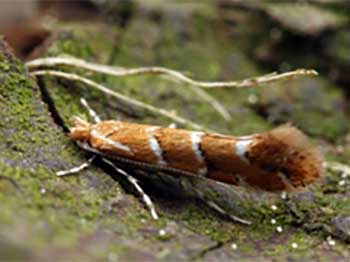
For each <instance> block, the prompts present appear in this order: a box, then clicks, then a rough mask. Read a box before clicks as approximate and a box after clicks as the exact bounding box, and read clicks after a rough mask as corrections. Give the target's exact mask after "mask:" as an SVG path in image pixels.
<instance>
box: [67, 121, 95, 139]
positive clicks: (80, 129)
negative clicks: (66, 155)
mask: <svg viewBox="0 0 350 262" xmlns="http://www.w3.org/2000/svg"><path fill="white" fill-rule="evenodd" d="M90 127H91V124H90V123H89V122H87V121H85V120H83V119H81V118H80V117H75V118H74V119H73V127H72V128H71V129H70V132H69V136H70V138H72V139H73V140H76V141H88V140H89V138H90Z"/></svg>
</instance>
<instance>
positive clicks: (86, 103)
mask: <svg viewBox="0 0 350 262" xmlns="http://www.w3.org/2000/svg"><path fill="white" fill-rule="evenodd" d="M80 103H81V104H82V105H83V106H84V107H85V109H86V110H87V111H88V112H89V115H90V116H91V118H92V119H93V120H94V121H95V123H96V124H98V123H100V122H101V118H100V117H99V116H98V115H97V114H96V112H95V111H94V110H93V109H92V108H91V107H90V106H89V104H88V102H87V101H86V100H85V98H82V97H81V98H80Z"/></svg>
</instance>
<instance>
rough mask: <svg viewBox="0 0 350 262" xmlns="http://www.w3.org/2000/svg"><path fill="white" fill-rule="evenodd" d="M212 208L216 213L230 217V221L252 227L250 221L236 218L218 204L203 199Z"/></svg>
mask: <svg viewBox="0 0 350 262" xmlns="http://www.w3.org/2000/svg"><path fill="white" fill-rule="evenodd" d="M202 200H203V201H204V202H205V203H206V204H207V205H208V206H209V207H210V208H212V209H214V210H215V211H216V212H218V213H219V214H221V215H223V216H225V217H228V218H229V219H231V220H232V221H234V222H238V223H241V224H244V225H250V224H251V223H252V222H250V221H249V220H245V219H243V218H240V217H237V216H234V215H232V214H229V213H227V212H226V211H225V210H223V209H222V208H221V207H219V206H218V205H217V204H216V203H214V202H213V201H210V200H209V201H208V200H204V199H202Z"/></svg>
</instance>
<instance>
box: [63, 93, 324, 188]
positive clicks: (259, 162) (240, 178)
mask: <svg viewBox="0 0 350 262" xmlns="http://www.w3.org/2000/svg"><path fill="white" fill-rule="evenodd" d="M82 102H83V104H85V106H86V107H87V108H88V110H89V112H90V114H91V115H92V116H94V118H95V119H96V123H89V122H87V121H86V120H83V119H81V118H78V117H76V118H75V119H74V123H73V127H72V128H71V129H70V133H69V136H70V138H71V139H73V140H74V141H77V142H78V143H79V144H80V145H81V146H82V147H83V148H84V149H85V150H87V151H90V152H92V153H94V154H97V155H100V156H101V157H103V158H104V159H107V160H108V161H109V162H110V163H114V164H116V165H118V163H120V164H123V165H128V166H131V167H137V168H139V169H141V170H146V171H147V170H151V171H161V172H163V173H167V174H171V175H175V176H198V177H205V178H208V179H214V180H216V181H220V182H224V183H227V184H232V185H236V186H246V187H249V188H253V189H257V190H263V191H269V192H280V191H296V190H300V189H302V188H305V187H306V186H308V185H310V184H312V183H313V182H315V181H316V180H317V179H318V178H319V177H320V174H321V171H322V157H321V154H320V152H319V151H318V150H317V149H316V147H315V146H313V145H312V144H311V143H310V142H309V139H308V138H307V136H306V135H305V134H303V133H302V132H301V131H300V130H298V129H297V128H295V127H293V126H291V125H283V126H280V127H277V128H275V129H273V130H271V131H267V132H263V133H257V134H253V135H249V136H229V135H222V134H217V133H205V132H198V131H188V130H184V129H174V128H165V127H160V126H153V125H143V124H136V123H129V122H122V121H115V120H108V121H100V120H99V118H98V117H97V115H96V113H95V112H94V111H93V110H92V109H91V108H89V106H88V105H87V103H86V101H85V100H82ZM63 172H65V171H63Z"/></svg>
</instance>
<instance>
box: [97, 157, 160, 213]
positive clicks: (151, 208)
mask: <svg viewBox="0 0 350 262" xmlns="http://www.w3.org/2000/svg"><path fill="white" fill-rule="evenodd" d="M101 159H102V161H103V162H105V163H106V164H108V165H110V166H111V167H112V168H113V169H114V170H115V171H117V172H118V173H119V174H121V175H123V176H124V177H125V178H126V179H127V180H128V181H129V182H130V183H131V184H132V185H133V186H134V188H135V189H136V190H137V192H138V193H139V194H140V196H141V197H142V200H143V202H144V203H145V205H146V206H147V207H148V209H149V211H150V213H151V216H152V218H153V219H154V220H158V218H159V216H158V214H157V211H156V209H155V207H154V204H153V202H152V200H151V198H150V197H149V196H148V195H147V194H146V193H145V192H144V191H143V189H142V188H141V186H140V185H139V184H138V182H137V180H136V179H135V178H134V177H133V176H131V175H129V174H128V173H127V172H125V171H124V170H123V169H121V168H119V167H117V166H116V165H115V164H114V163H112V162H111V161H109V160H108V159H106V158H104V157H103V158H101Z"/></svg>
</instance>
